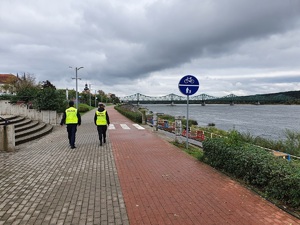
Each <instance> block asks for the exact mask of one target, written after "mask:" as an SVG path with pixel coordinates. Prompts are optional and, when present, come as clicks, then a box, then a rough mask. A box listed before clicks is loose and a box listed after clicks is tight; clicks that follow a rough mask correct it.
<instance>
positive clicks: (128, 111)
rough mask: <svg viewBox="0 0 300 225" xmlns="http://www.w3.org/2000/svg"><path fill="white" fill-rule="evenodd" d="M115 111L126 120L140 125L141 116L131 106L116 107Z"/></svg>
mask: <svg viewBox="0 0 300 225" xmlns="http://www.w3.org/2000/svg"><path fill="white" fill-rule="evenodd" d="M115 109H116V110H117V111H118V112H119V113H121V114H122V115H124V116H126V117H127V118H128V119H130V120H132V121H134V122H136V123H142V120H143V119H142V114H141V112H139V111H138V110H135V108H134V106H132V105H117V106H115Z"/></svg>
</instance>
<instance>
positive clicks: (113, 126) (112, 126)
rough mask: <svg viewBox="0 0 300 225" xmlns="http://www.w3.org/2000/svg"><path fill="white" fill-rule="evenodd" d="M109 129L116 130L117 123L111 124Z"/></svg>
mask: <svg viewBox="0 0 300 225" xmlns="http://www.w3.org/2000/svg"><path fill="white" fill-rule="evenodd" d="M108 129H109V130H115V129H116V127H115V125H113V124H109V126H108Z"/></svg>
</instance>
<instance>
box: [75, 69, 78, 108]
mask: <svg viewBox="0 0 300 225" xmlns="http://www.w3.org/2000/svg"><path fill="white" fill-rule="evenodd" d="M77 70H78V69H77V67H76V68H75V71H76V73H75V74H76V75H75V79H76V109H78V81H77V80H78V78H77Z"/></svg>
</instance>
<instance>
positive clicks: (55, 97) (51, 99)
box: [35, 80, 66, 112]
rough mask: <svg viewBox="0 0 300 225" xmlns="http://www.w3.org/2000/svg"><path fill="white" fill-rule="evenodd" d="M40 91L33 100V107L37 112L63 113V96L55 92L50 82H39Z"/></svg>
mask: <svg viewBox="0 0 300 225" xmlns="http://www.w3.org/2000/svg"><path fill="white" fill-rule="evenodd" d="M40 85H41V89H39V92H38V95H37V97H36V99H35V105H36V108H37V109H38V110H54V111H57V112H63V111H64V109H65V106H66V98H65V95H64V94H63V93H62V92H61V91H58V90H56V88H55V86H54V85H53V84H51V82H50V81H48V80H46V81H43V82H41V84H40Z"/></svg>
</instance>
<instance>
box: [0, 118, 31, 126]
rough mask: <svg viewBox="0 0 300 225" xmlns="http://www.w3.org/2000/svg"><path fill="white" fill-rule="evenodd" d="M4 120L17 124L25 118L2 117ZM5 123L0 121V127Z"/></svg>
mask: <svg viewBox="0 0 300 225" xmlns="http://www.w3.org/2000/svg"><path fill="white" fill-rule="evenodd" d="M1 117H2V118H4V119H6V120H8V121H9V124H17V123H20V122H21V121H23V120H24V119H25V118H24V117H21V116H1ZM4 124H5V121H3V120H0V125H4Z"/></svg>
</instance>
